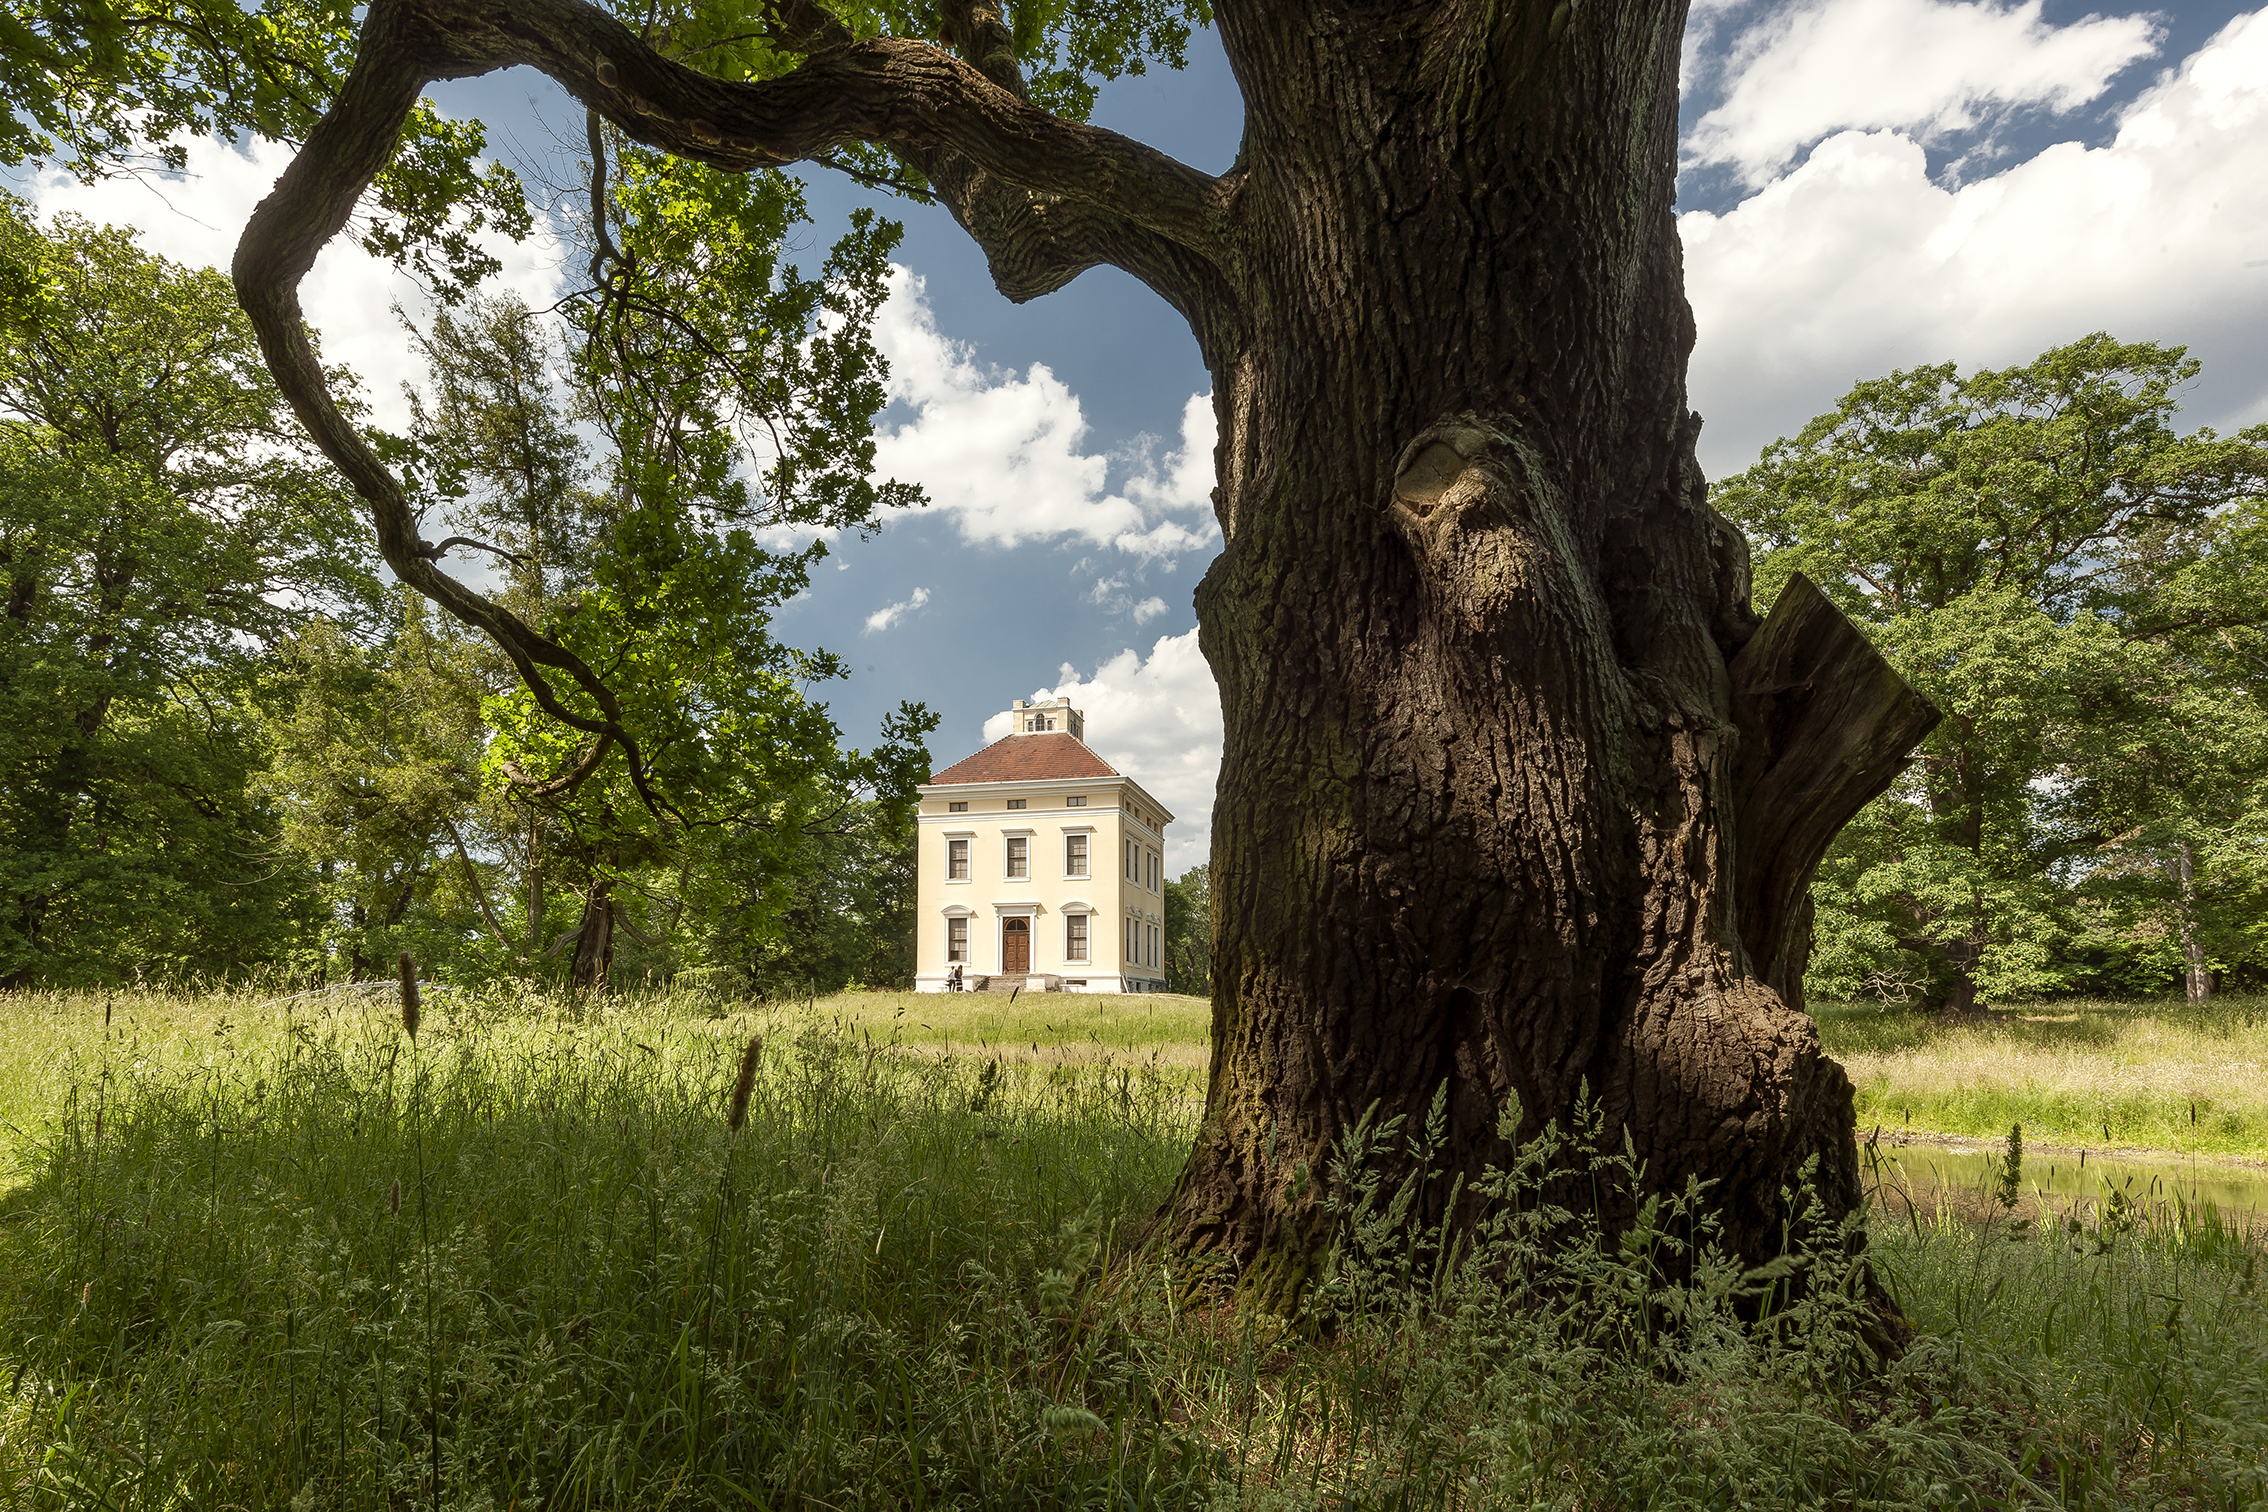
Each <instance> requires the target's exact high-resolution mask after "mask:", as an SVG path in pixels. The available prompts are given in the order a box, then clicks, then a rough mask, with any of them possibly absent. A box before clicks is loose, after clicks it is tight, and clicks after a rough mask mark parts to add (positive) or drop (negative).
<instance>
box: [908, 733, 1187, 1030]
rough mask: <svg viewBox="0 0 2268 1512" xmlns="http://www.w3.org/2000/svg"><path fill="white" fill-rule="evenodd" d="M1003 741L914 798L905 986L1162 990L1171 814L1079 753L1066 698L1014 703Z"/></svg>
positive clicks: (1080, 740) (1080, 743)
mask: <svg viewBox="0 0 2268 1512" xmlns="http://www.w3.org/2000/svg"><path fill="white" fill-rule="evenodd" d="M1008 717H1009V733H1008V734H1007V735H1006V736H1005V737H1004V738H1002V739H1000V740H996V741H994V742H993V743H992V744H991V745H988V746H986V747H985V748H984V749H983V750H981V751H979V752H977V753H976V754H975V755H974V756H970V757H968V758H966V759H964V760H961V761H957V762H955V763H953V765H951V766H949V767H947V768H946V769H945V770H944V771H942V772H939V773H938V774H937V775H936V776H934V777H932V778H931V779H930V780H929V781H928V782H927V783H926V784H924V785H923V786H922V787H921V788H920V789H919V790H918V791H919V792H920V794H921V806H920V811H919V812H920V818H919V821H918V824H919V841H918V843H919V846H920V854H919V860H918V875H917V889H916V896H917V898H918V903H917V905H916V907H917V913H918V918H917V921H916V926H915V931H916V932H915V942H914V971H915V975H914V989H915V990H916V991H917V992H943V991H945V990H946V988H947V984H948V983H949V981H950V980H951V977H952V973H953V971H954V969H955V968H956V967H958V968H959V969H960V971H961V976H962V983H963V985H964V986H966V987H968V988H972V989H974V988H980V987H991V988H994V989H996V990H1005V989H1007V988H1009V987H1016V986H1020V987H1022V988H1023V989H1024V990H1026V991H1031V992H1038V991H1057V990H1061V991H1066V992H1163V991H1164V990H1165V966H1164V962H1165V828H1166V825H1167V824H1169V823H1171V822H1172V820H1173V816H1172V815H1171V814H1169V813H1167V812H1166V810H1165V807H1164V805H1162V804H1160V803H1159V802H1158V801H1157V800H1156V799H1155V798H1152V797H1151V796H1150V795H1149V794H1148V793H1146V792H1144V791H1143V790H1142V786H1141V784H1140V783H1138V782H1136V781H1134V779H1133V778H1131V777H1126V776H1122V775H1121V774H1120V773H1119V772H1118V771H1117V770H1115V769H1114V768H1113V767H1112V766H1111V765H1110V763H1109V762H1107V761H1104V760H1103V759H1102V758H1101V757H1100V756H1098V755H1096V754H1095V753H1094V752H1093V751H1092V750H1089V749H1088V747H1087V743H1086V740H1085V739H1084V737H1085V735H1086V717H1085V716H1084V715H1083V714H1081V713H1080V711H1079V710H1077V709H1075V708H1073V707H1071V704H1070V700H1068V699H1062V698H1057V699H1048V700H1043V701H1040V702H1036V703H1034V702H1027V701H1026V700H1024V699H1018V700H1016V703H1015V705H1014V706H1013V707H1012V708H1010V709H1009V711H1008Z"/></svg>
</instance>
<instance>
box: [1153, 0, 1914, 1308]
mask: <svg viewBox="0 0 2268 1512" xmlns="http://www.w3.org/2000/svg"><path fill="white" fill-rule="evenodd" d="M1355 14H1356V13H1354V12H1352V11H1346V12H1343V13H1342V12H1341V11H1340V9H1339V8H1337V7H1329V6H1326V7H1320V8H1309V7H1275V8H1267V7H1246V6H1237V7H1226V6H1224V7H1223V8H1222V11H1221V15H1220V25H1221V29H1222V36H1223V40H1224V42H1225V44H1226V46H1227V49H1228V53H1229V57H1230V59H1231V61H1232V63H1233V65H1234V66H1235V69H1236V73H1237V77H1238V80H1239V82H1240V83H1241V84H1242V86H1243V88H1244V90H1245V93H1246V100H1247V109H1248V114H1247V125H1246V140H1245V149H1244V153H1243V157H1242V160H1241V162H1242V164H1245V165H1249V167H1248V168H1242V169H1241V171H1244V172H1245V173H1246V178H1245V181H1244V182H1243V183H1242V185H1241V186H1240V187H1239V188H1238V190H1237V198H1236V200H1235V202H1234V203H1235V230H1236V232H1237V234H1238V236H1239V238H1240V240H1239V242H1238V247H1239V252H1240V254H1241V256H1242V258H1243V262H1242V265H1241V268H1240V270H1239V272H1238V273H1237V274H1236V275H1235V277H1237V279H1238V280H1239V281H1240V282H1241V285H1242V287H1241V288H1240V289H1239V291H1238V292H1239V294H1240V295H1241V296H1242V297H1241V299H1240V301H1239V309H1240V312H1241V319H1240V322H1239V323H1238V324H1237V325H1235V326H1233V327H1229V326H1221V327H1215V328H1213V329H1210V330H1207V329H1206V328H1204V327H1203V326H1202V325H1201V326H1200V339H1201V341H1202V342H1203V344H1204V346H1205V351H1206V357H1207V360H1208V363H1209V365H1210V367H1211V370H1212V373H1213V377H1214V406H1215V412H1216V414H1217V416H1218V419H1219V423H1220V438H1221V439H1220V445H1219V451H1218V453H1217V464H1218V476H1219V487H1218V490H1217V493H1216V504H1217V508H1218V512H1219V516H1220V520H1221V525H1222V529H1223V532H1224V534H1225V536H1226V544H1225V547H1224V550H1223V552H1222V554H1221V556H1220V558H1219V559H1218V560H1217V561H1216V562H1215V563H1214V564H1213V566H1212V568H1211V570H1210V571H1209V572H1208V573H1207V574H1206V577H1205V580H1204V582H1203V584H1202V586H1201V587H1200V588H1199V590H1198V594H1197V604H1198V619H1199V625H1200V635H1201V643H1202V645H1203V647H1204V650H1205V654H1206V656H1207V658H1208V659H1209V660H1210V662H1211V663H1212V666H1213V670H1214V672H1215V674H1216V675H1217V677H1218V680H1219V684H1220V692H1221V700H1222V712H1223V716H1224V724H1225V736H1226V739H1225V746H1224V753H1223V762H1222V768H1221V776H1220V789H1219V797H1218V801H1217V803H1216V805H1215V808H1214V815H1215V818H1214V835H1213V851H1212V866H1213V877H1214V898H1215V902H1214V940H1213V950H1212V954H1213V983H1214V988H1213V1050H1212V1066H1211V1075H1210V1084H1209V1088H1208V1092H1207V1098H1206V1112H1205V1119H1204V1123H1203V1126H1202V1129H1201V1132H1200V1135H1199V1138H1198V1141H1197V1145H1196V1149H1195V1151H1194V1153H1193V1155H1192V1157H1191V1159H1190V1162H1189V1165H1188V1167H1187V1169H1186V1170H1185V1172H1184V1173H1183V1176H1182V1178H1181V1180H1180V1183H1179V1185H1178V1186H1177V1188H1176V1190H1175V1193H1174V1196H1173V1199H1172V1206H1171V1211H1170V1236H1171V1242H1172V1243H1174V1244H1175V1245H1176V1246H1178V1247H1179V1248H1181V1249H1182V1250H1184V1251H1188V1252H1200V1253H1204V1252H1217V1253H1221V1254H1224V1255H1226V1256H1228V1257H1231V1258H1232V1259H1233V1260H1234V1261H1235V1262H1236V1263H1237V1265H1238V1266H1239V1268H1240V1269H1241V1270H1242V1271H1243V1273H1244V1274H1245V1275H1246V1277H1247V1280H1248V1281H1249V1282H1250V1283H1252V1284H1253V1285H1254V1286H1255V1288H1256V1290H1257V1291H1258V1292H1260V1293H1261V1294H1262V1295H1263V1297H1269V1296H1273V1297H1278V1298H1282V1297H1288V1295H1289V1294H1290V1293H1291V1292H1292V1291H1293V1290H1295V1289H1296V1288H1297V1286H1298V1285H1299V1283H1300V1281H1301V1279H1302V1277H1303V1276H1304V1274H1305V1271H1306V1268H1307V1267H1308V1266H1309V1265H1310V1264H1311V1263H1312V1261H1313V1259H1314V1257H1315V1249H1316V1245H1317V1243H1318V1242H1319V1239H1320V1219H1319V1214H1318V1210H1317V1206H1316V1202H1317V1196H1318V1193H1317V1192H1316V1190H1315V1189H1314V1187H1312V1186H1311V1187H1310V1188H1309V1189H1308V1190H1307V1192H1306V1194H1305V1195H1304V1196H1294V1195H1292V1192H1293V1185H1294V1181H1293V1178H1294V1171H1295V1168H1296V1167H1297V1166H1299V1165H1303V1164H1304V1165H1306V1166H1308V1167H1309V1168H1310V1169H1311V1170H1315V1171H1320V1170H1321V1169H1322V1166H1323V1162H1324V1160H1325V1158H1326V1156H1327V1153H1328V1151H1329V1149H1330V1147H1331V1145H1332V1143H1333V1142H1334V1141H1335V1140H1337V1139H1339V1138H1340V1137H1341V1136H1342V1135H1344V1134H1346V1133H1347V1132H1348V1131H1349V1130H1350V1129H1351V1128H1352V1127H1353V1125H1354V1124H1355V1123H1356V1122H1357V1121H1358V1120H1359V1119H1361V1118H1362V1117H1363V1115H1364V1112H1365V1110H1366V1109H1369V1108H1371V1107H1372V1106H1373V1105H1376V1107H1377V1109H1378V1112H1379V1115H1380V1116H1381V1117H1389V1116H1392V1115H1395V1114H1402V1115H1407V1116H1408V1117H1409V1118H1410V1119H1411V1121H1412V1122H1413V1123H1416V1122H1420V1121H1422V1119H1423V1117H1424V1115H1425V1111H1426V1108H1427V1106H1428V1105H1429V1103H1430V1102H1431V1100H1432V1098H1433V1096H1434V1094H1435V1091H1436V1089H1437V1088H1439V1087H1441V1086H1442V1085H1443V1084H1444V1083H1446V1084H1447V1087H1448V1113H1449V1148H1448V1152H1447V1160H1448V1163H1449V1165H1450V1167H1451V1168H1453V1169H1459V1170H1463V1171H1467V1172H1477V1171H1478V1170H1479V1169H1480V1168H1481V1167H1482V1166H1483V1165H1484V1164H1486V1163H1488V1162H1491V1161H1502V1160H1503V1159H1504V1158H1505V1156H1506V1155H1507V1154H1508V1153H1509V1148H1508V1146H1507V1145H1506V1144H1505V1143H1504V1142H1503V1141H1501V1140H1500V1139H1499V1138H1498V1114H1499V1110H1500V1109H1502V1108H1503V1107H1505V1105H1506V1103H1507V1101H1508V1099H1509V1098H1510V1097H1511V1096H1512V1095H1513V1094H1515V1093H1516V1094H1517V1095H1518V1097H1519V1101H1520V1106H1521V1108H1522V1109H1523V1110H1524V1117H1523V1119H1522V1121H1521V1123H1520V1125H1519V1129H1518V1134H1519V1136H1520V1137H1522V1138H1527V1137H1531V1136H1533V1135H1535V1134H1536V1133H1537V1132H1539V1130H1540V1129H1541V1128H1542V1126H1543V1123H1544V1122H1545V1120H1547V1119H1553V1118H1556V1119H1559V1120H1561V1121H1562V1122H1563V1123H1564V1121H1565V1120H1566V1118H1567V1116H1568V1114H1569V1112H1570V1110H1571V1109H1572V1108H1573V1107H1574V1105H1575V1103H1576V1101H1577V1098H1578V1095H1579V1092H1580V1091H1581V1089H1583V1088H1585V1087H1587V1088H1588V1089H1589V1092H1590V1094H1591V1096H1593V1097H1594V1098H1595V1099H1597V1100H1598V1102H1599V1104H1600V1106H1601V1108H1602V1109H1603V1111H1604V1114H1605V1117H1606V1120H1607V1131H1608V1139H1609V1140H1610V1141H1611V1143H1612V1144H1613V1145H1615V1146H1617V1147H1619V1145H1620V1143H1621V1140H1622V1136H1623V1134H1624V1133H1625V1132H1627V1133H1628V1134H1629V1135H1630V1136H1631V1138H1632V1140H1633V1141H1634V1142H1635V1146H1636V1149H1637V1153H1638V1155H1639V1156H1640V1158H1642V1159H1643V1160H1644V1161H1645V1162H1646V1167H1647V1179H1648V1181H1649V1182H1650V1183H1651V1184H1653V1185H1655V1186H1656V1187H1659V1188H1663V1189H1672V1188H1682V1186H1683V1185H1684V1183H1685V1180H1686V1177H1687V1176H1688V1175H1698V1176H1701V1177H1704V1178H1710V1179H1714V1180H1716V1181H1717V1182H1718V1183H1719V1187H1718V1192H1719V1194H1720V1197H1721V1199H1722V1201H1723V1203H1724V1206H1725V1211H1726V1215H1727V1221H1728V1228H1729V1233H1730V1236H1731V1239H1732V1242H1733V1243H1734V1244H1735V1245H1736V1246H1737V1247H1738V1248H1739V1249H1740V1250H1741V1251H1742V1252H1743V1253H1745V1254H1748V1255H1751V1256H1759V1255H1763V1254H1766V1253H1769V1252H1772V1251H1774V1250H1776V1248H1777V1247H1778V1244H1779V1242H1780V1238H1781V1226H1782V1220H1783V1219H1784V1217H1785V1216H1786V1214H1785V1212H1784V1210H1783V1203H1782V1198H1781V1192H1782V1189H1783V1188H1784V1187H1788V1186H1791V1185H1793V1184H1794V1182H1795V1180H1796V1177H1797V1172H1798V1169H1799V1167H1801V1165H1802V1164H1803V1162H1804V1161H1805V1160H1806V1159H1808V1158H1810V1157H1812V1156H1817V1157H1819V1161H1820V1167H1819V1173H1818V1178H1817V1179H1818V1185H1819V1190H1820V1192H1821V1194H1822V1196H1823V1197H1824V1198H1825V1199H1826V1200H1827V1202H1828V1203H1829V1204H1830V1205H1831V1206H1832V1207H1833V1208H1834V1209H1835V1210H1837V1211H1846V1210H1848V1209H1849V1208H1851V1207H1852V1206H1853V1205H1855V1204H1856V1203H1857V1201H1858V1200H1859V1191H1858V1166H1857V1156H1856V1150H1855V1146H1854V1143H1853V1136H1852V1102H1851V1086H1850V1083H1849V1081H1848V1080H1847V1079H1846V1078H1845V1076H1844V1075H1843V1073H1842V1070H1841V1069H1840V1068H1839V1067H1838V1066H1836V1065H1835V1064H1834V1063H1833V1062H1831V1061H1829V1060H1827V1059H1825V1058H1824V1057H1823V1056H1822V1054H1821V1052H1820V1048H1819V1040H1818V1035H1817V1033H1816V1030H1815V1028H1814V1026H1813V1024H1812V1022H1811V1020H1810V1019H1809V1018H1808V1017H1807V1016H1806V1015H1805V1014H1804V1013H1803V1012H1802V1011H1801V983H1802V968H1803V961H1804V957H1805V955H1806V953H1807V951H1808V942H1809V929H1810V916H1809V912H1808V906H1809V905H1808V901H1807V895H1806V892H1805V889H1806V887H1807V885H1808V883H1809V881H1810V877H1811V874H1812V871H1813V869H1814V868H1815V867H1816V865H1817V863H1818V861H1819V858H1820V856H1821V855H1822V854H1823V853H1824V851H1825V848H1826V846H1827V843H1828V841H1829V840H1831V839H1832V838H1833V836H1834V834H1835V833H1836V831H1837V830H1839V829H1840V828H1841V826H1842V825H1843V823H1844V822H1845V821H1846V820H1847V819H1848V818H1849V817H1850V815H1851V814H1852V813H1854V812H1855V811H1856V810H1857V809H1858V807H1859V806H1860V805H1861V804H1863V803H1864V802H1865V801H1866V800H1868V799H1869V798H1871V797H1873V796H1874V795H1875V794H1877V793H1879V792H1880V791H1881V790H1882V789H1883V788H1884V787H1886V786H1887V785H1888V783H1889V781H1890V779H1891V777H1892V776H1893V775H1894V774H1895V773H1896V771H1897V770H1898V768H1899V767H1900V766H1901V765H1902V762H1903V758H1904V756H1905V753H1906V752H1907V751H1908V750H1909V749H1910V748H1911V746H1912V744H1913V742H1914V741H1915V740H1916V739H1918V738H1919V737H1920V735H1921V734H1922V733H1923V732H1924V731H1925V730H1926V729H1927V728H1928V727H1929V725H1930V724H1931V723H1933V722H1934V720H1935V717H1936V716H1935V711H1934V710H1933V709H1931V708H1930V707H1929V706H1928V705H1927V704H1926V702H1924V701H1923V700H1921V699H1919V698H1918V697H1917V696H1916V695H1914V694H1913V693H1912V692H1911V690H1910V689H1908V688H1906V686H1905V685H1904V684H1903V682H1901V681H1900V680H1899V679H1898V678H1897V677H1896V675H1895V674H1894V673H1892V672H1890V670H1889V669H1888V667H1887V666H1886V665H1885V664H1883V663H1882V661H1881V659H1880V658H1879V657H1878V656H1876V655H1875V654H1874V653H1873V652H1872V651H1871V649H1870V648H1869V647H1867V645H1866V643H1865V642H1864V640H1863V638H1861V637H1859V636H1858V634H1857V633H1856V632H1855V631H1854V630H1853V629H1852V628H1851V627H1850V626H1849V624H1848V623H1847V622H1846V621H1845V620H1844V619H1843V618H1842V616H1841V615H1840V614H1839V613H1837V612H1836V611H1835V610H1834V609H1833V608H1832V607H1831V606H1830V605H1828V604H1827V603H1826V601H1825V600H1824V599H1822V598H1820V597H1819V596H1818V594H1817V593H1816V591H1814V590H1811V589H1810V588H1809V585H1808V584H1799V585H1797V587H1795V588H1792V589H1791V590H1790V592H1789V593H1788V594H1786V595H1784V596H1783V597H1782V599H1781V601H1780V604H1779V605H1777V606H1776V607H1775V613H1774V617H1773V620H1772V622H1771V624H1770V625H1769V626H1768V627H1766V628H1765V629H1764V630H1763V632H1762V633H1761V634H1760V633H1759V628H1758V623H1757V620H1756V617H1755V615H1754V614H1753V612H1752V611H1751V609H1750V607H1749V602H1748V599H1749V576H1748V553H1747V548H1746V546H1745V544H1744V543H1743V541H1742V540H1741V538H1740V536H1739V534H1738V533H1737V532H1736V531H1734V530H1733V529H1732V528H1731V527H1730V526H1729V525H1728V524H1727V523H1726V522H1725V521H1724V520H1723V519H1722V518H1721V517H1720V516H1718V515H1717V514H1716V513H1715V512H1714V511H1713V510H1711V509H1710V508H1709V506H1708V503H1707V499H1706V489H1705V484H1704V481H1703V479H1702V477H1701V474H1700V472H1699V469H1698V467H1697V465H1696V463H1695V460H1694V439H1695V436H1696V434H1697V433H1698V430H1699V425H1700V422H1699V420H1698V418H1696V417H1695V416H1693V415H1691V414H1689V413H1688V412H1687V410H1686V408H1685V389H1684V378H1685V365H1686V357H1687V353H1688V352H1689V350H1690V348H1691V346H1692V342H1693V322H1692V317H1691V315H1690V313H1689V311H1688V309H1687V305H1686V301H1685V298H1684V293H1683V288H1682V275H1681V267H1680V250H1679V244H1678V239H1677V230H1676V226H1675V222H1674V220H1673V218H1672V211H1671V205H1672V199H1673V196H1674V188H1675V184H1674V179H1675V150H1676V122H1677V67H1678V53H1679V43H1680V37H1681V35H1682V27H1683V21H1684V6H1683V5H1682V4H1677V3H1656V4H1647V3H1612V0H1608V3H1599V0H1594V3H1592V4H1588V5H1584V6H1580V7H1570V6H1569V5H1566V4H1561V5H1558V6H1556V7H1554V6H1551V5H1548V4H1532V5H1513V6H1499V5H1496V4H1489V3H1479V0H1476V3H1474V4H1470V5H1462V6H1460V5H1449V6H1443V7H1439V8H1436V9H1435V10H1433V11H1431V12H1428V13H1426V14H1425V15H1423V16H1412V17H1410V18H1409V19H1407V20H1403V21H1396V22H1394V23H1391V24H1389V23H1387V22H1383V21H1370V20H1357V19H1353V18H1354V16H1355ZM1236 171H1239V170H1232V176H1233V175H1234V172H1236Z"/></svg>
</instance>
